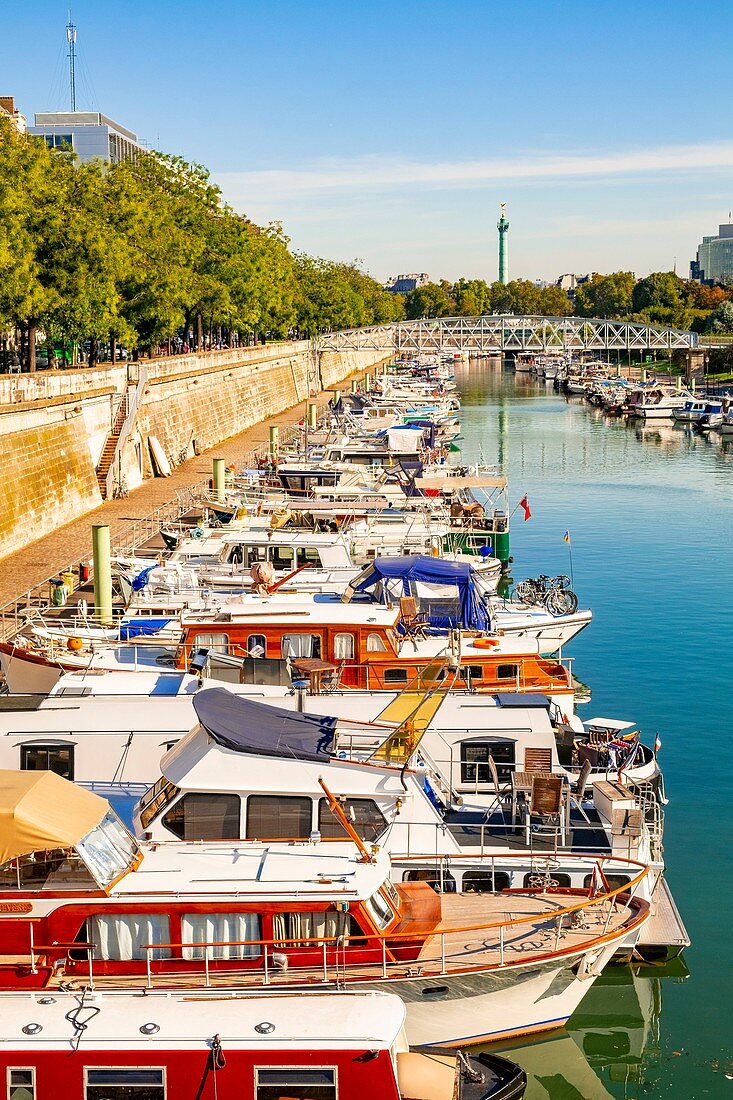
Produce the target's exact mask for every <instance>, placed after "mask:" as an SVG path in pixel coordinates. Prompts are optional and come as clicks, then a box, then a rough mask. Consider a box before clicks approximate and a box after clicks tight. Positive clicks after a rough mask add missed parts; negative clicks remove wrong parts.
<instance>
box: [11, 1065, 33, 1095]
mask: <svg viewBox="0 0 733 1100" xmlns="http://www.w3.org/2000/svg"><path fill="white" fill-rule="evenodd" d="M35 1097H36V1071H35V1070H34V1069H33V1068H32V1067H29V1068H28V1069H8V1100H35Z"/></svg>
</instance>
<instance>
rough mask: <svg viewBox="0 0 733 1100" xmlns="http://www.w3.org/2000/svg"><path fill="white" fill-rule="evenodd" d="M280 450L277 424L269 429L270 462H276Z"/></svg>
mask: <svg viewBox="0 0 733 1100" xmlns="http://www.w3.org/2000/svg"><path fill="white" fill-rule="evenodd" d="M279 450H280V429H279V428H278V426H277V424H274V425H273V427H272V428H270V462H277V456H278V452H279Z"/></svg>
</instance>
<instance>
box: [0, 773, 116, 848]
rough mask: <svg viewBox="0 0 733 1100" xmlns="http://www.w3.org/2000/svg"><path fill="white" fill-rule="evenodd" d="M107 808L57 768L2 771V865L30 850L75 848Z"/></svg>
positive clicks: (0, 816)
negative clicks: (64, 776)
mask: <svg viewBox="0 0 733 1100" xmlns="http://www.w3.org/2000/svg"><path fill="white" fill-rule="evenodd" d="M108 809H109V806H108V804H107V802H106V801H105V799H104V798H100V797H99V795H97V794H92V792H91V791H85V790H84V788H83V787H76V786H75V785H74V784H73V783H69V781H68V780H67V779H62V778H61V776H60V775H56V774H55V772H13V771H2V770H0V864H3V863H7V862H8V860H10V859H15V857H16V856H25V855H30V853H31V852H45V851H48V850H49V849H51V848H69V847H73V846H74V845H75V844H78V843H79V841H80V840H82V839H83V837H85V836H86V835H87V833H89V832H91V830H92V829H93V828H94V827H95V825H99V823H100V821H101V820H102V818H103V817H104V815H105V814H106V813H107V811H108Z"/></svg>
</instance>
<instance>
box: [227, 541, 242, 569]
mask: <svg viewBox="0 0 733 1100" xmlns="http://www.w3.org/2000/svg"><path fill="white" fill-rule="evenodd" d="M226 560H227V564H229V565H244V546H242V544H241V543H237V545H236V546H230V547H229V553H228V554H227V557H226Z"/></svg>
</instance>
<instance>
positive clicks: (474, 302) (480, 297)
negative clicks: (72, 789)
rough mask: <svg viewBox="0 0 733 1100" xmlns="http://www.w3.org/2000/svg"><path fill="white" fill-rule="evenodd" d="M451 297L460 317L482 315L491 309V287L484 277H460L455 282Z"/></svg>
mask: <svg viewBox="0 0 733 1100" xmlns="http://www.w3.org/2000/svg"><path fill="white" fill-rule="evenodd" d="M451 298H452V299H453V301H454V302H455V312H456V314H457V315H458V316H459V317H480V316H481V315H482V314H483V313H489V312H490V310H491V289H490V287H489V285H488V283H485V282H484V280H483V279H459V280H458V281H457V282H456V283H454V284H453V288H452V293H451Z"/></svg>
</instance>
